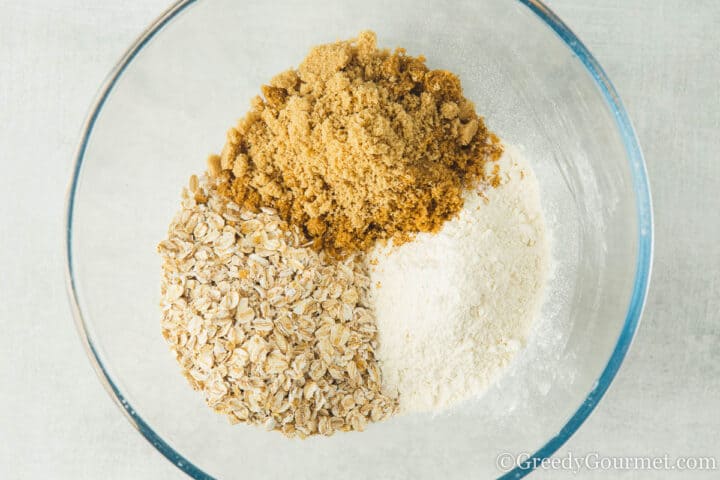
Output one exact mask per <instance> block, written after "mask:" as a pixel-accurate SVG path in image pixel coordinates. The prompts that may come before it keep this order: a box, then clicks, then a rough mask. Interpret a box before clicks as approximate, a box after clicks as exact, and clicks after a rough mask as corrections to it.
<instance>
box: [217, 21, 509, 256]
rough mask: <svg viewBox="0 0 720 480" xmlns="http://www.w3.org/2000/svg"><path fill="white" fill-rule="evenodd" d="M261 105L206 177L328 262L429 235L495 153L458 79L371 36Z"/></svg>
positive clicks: (330, 56) (494, 142) (319, 57)
mask: <svg viewBox="0 0 720 480" xmlns="http://www.w3.org/2000/svg"><path fill="white" fill-rule="evenodd" d="M262 94H263V97H260V96H258V97H256V98H255V99H254V100H253V101H252V108H251V110H250V112H249V113H248V114H247V115H246V116H245V117H244V118H243V119H241V120H240V122H239V123H238V125H237V126H236V127H235V128H231V129H230V130H229V131H228V134H227V142H226V144H225V147H224V148H223V151H222V153H221V154H220V155H219V156H216V155H215V156H211V157H210V158H209V160H208V173H209V174H210V176H211V177H214V178H216V180H217V181H218V184H219V186H218V192H219V193H220V194H221V195H224V196H226V197H231V198H232V199H233V200H235V201H236V202H237V203H239V204H240V205H242V206H243V207H245V208H248V209H251V210H253V211H256V210H257V209H258V208H260V207H272V208H275V209H276V210H277V211H278V213H279V215H280V217H282V219H283V220H285V221H287V222H288V223H290V224H294V225H297V226H299V227H301V228H302V229H303V231H304V232H305V234H307V235H308V237H310V238H311V239H313V240H314V244H315V246H316V247H318V248H324V249H326V250H328V251H329V252H331V253H334V254H339V255H343V254H344V253H349V252H352V251H358V250H360V251H366V250H368V249H370V248H372V246H373V245H374V244H375V242H376V241H378V240H381V241H382V240H389V239H392V240H394V241H396V242H403V241H407V240H409V239H411V238H412V237H413V235H414V234H416V233H418V232H436V231H438V230H439V229H440V227H441V226H442V224H443V222H444V221H445V220H447V219H448V218H450V217H452V216H453V215H454V214H456V213H457V212H458V211H459V210H460V209H461V208H462V206H463V197H462V193H463V191H464V190H465V189H466V188H469V187H471V186H473V185H474V184H475V183H477V182H479V181H481V180H483V179H484V172H485V168H484V167H485V164H486V163H487V162H489V161H494V160H497V158H499V156H500V154H501V153H502V147H501V145H500V142H499V140H498V139H497V137H496V136H495V135H493V134H492V133H490V132H489V131H488V130H487V128H486V127H485V124H484V122H483V119H482V118H481V117H479V116H478V115H477V114H476V113H475V107H474V105H473V103H472V102H471V101H469V100H467V99H466V98H465V97H463V94H462V87H461V85H460V80H459V79H458V77H457V76H456V75H454V74H453V73H451V72H448V71H444V70H429V69H428V68H427V66H426V65H425V58H424V57H422V56H420V57H411V56H408V55H407V54H406V53H405V51H404V50H403V49H400V48H399V49H396V50H395V51H394V52H392V53H391V52H389V51H388V50H379V49H377V47H376V39H375V34H374V33H372V32H362V33H361V34H360V35H359V37H358V38H357V39H354V40H350V41H342V42H337V43H333V44H328V45H321V46H318V47H315V48H313V49H312V50H311V52H310V54H309V55H308V56H307V58H306V59H305V60H304V61H303V62H302V63H301V64H300V66H299V68H298V69H297V70H288V71H286V72H283V73H281V74H279V75H277V76H276V77H275V78H273V79H272V80H271V81H270V84H269V85H265V86H263V87H262Z"/></svg>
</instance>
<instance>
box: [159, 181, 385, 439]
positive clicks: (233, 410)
mask: <svg viewBox="0 0 720 480" xmlns="http://www.w3.org/2000/svg"><path fill="white" fill-rule="evenodd" d="M190 183H191V188H192V189H193V192H192V193H190V192H187V191H185V193H184V198H183V209H182V210H181V211H180V212H179V213H178V214H177V215H176V217H175V219H174V221H173V222H172V224H171V225H170V229H169V232H168V239H167V240H164V241H163V242H162V243H161V244H160V246H159V252H160V254H161V256H162V258H163V281H162V293H163V299H162V306H163V316H162V329H163V336H164V337H165V339H166V340H167V341H168V343H169V344H170V346H171V348H172V350H173V351H174V352H175V355H176V358H177V360H178V362H179V363H180V365H181V368H182V370H183V374H184V375H185V377H186V378H187V379H188V381H189V382H190V384H191V385H192V386H193V388H195V389H196V390H202V391H203V393H204V395H205V400H206V402H207V404H208V405H209V406H210V407H212V408H214V409H215V410H216V411H218V412H220V413H224V414H227V415H228V416H229V417H230V419H231V421H233V422H248V423H251V424H262V425H264V426H265V427H266V428H268V429H277V430H281V431H282V432H283V433H284V434H286V435H288V436H293V435H298V436H300V437H304V436H307V435H312V434H316V433H320V434H324V435H330V434H332V433H333V432H334V431H336V430H344V431H347V430H351V429H352V430H360V431H362V430H363V429H364V427H365V425H366V424H367V422H369V421H378V420H382V419H384V418H385V417H386V416H388V415H389V414H391V413H393V412H394V411H395V409H396V406H397V401H396V399H395V398H391V397H388V396H386V395H384V394H382V393H381V391H380V390H381V378H380V370H379V367H378V365H377V362H376V360H375V354H374V349H375V346H376V338H377V330H376V327H375V318H374V316H373V314H372V311H371V310H370V305H369V302H368V290H369V286H370V279H369V277H368V275H367V271H366V268H365V264H364V263H363V262H362V261H361V259H359V258H357V257H354V256H349V257H347V258H346V259H344V260H343V261H338V262H336V261H328V257H327V255H326V254H325V253H324V252H316V251H314V250H312V249H310V248H307V240H306V239H304V238H303V236H302V234H301V233H300V232H298V231H297V229H292V228H288V226H287V224H286V223H285V222H284V221H282V220H281V219H280V218H279V217H278V215H277V213H275V212H274V211H272V210H269V209H265V208H263V209H262V210H261V211H260V212H258V213H252V212H249V211H247V210H241V209H240V207H239V206H238V205H236V204H234V203H232V202H229V203H228V202H227V201H226V200H225V199H223V198H222V197H220V196H219V195H218V194H217V190H216V188H215V186H214V185H212V184H208V183H207V181H206V179H205V178H203V179H202V180H201V181H199V182H198V180H197V177H192V179H191V182H190ZM196 197H202V198H203V199H205V202H203V203H198V202H197V201H196V200H195V198H196Z"/></svg>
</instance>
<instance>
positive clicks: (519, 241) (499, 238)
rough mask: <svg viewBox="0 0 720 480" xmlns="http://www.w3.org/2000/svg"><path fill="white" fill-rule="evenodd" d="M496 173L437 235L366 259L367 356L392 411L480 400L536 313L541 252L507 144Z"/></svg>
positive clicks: (521, 164) (519, 170) (517, 161)
mask: <svg viewBox="0 0 720 480" xmlns="http://www.w3.org/2000/svg"><path fill="white" fill-rule="evenodd" d="M499 166H500V171H501V172H502V173H501V175H500V176H499V178H498V182H499V185H498V187H497V188H483V189H480V190H477V191H474V190H473V191H468V192H466V194H465V207H464V208H463V210H461V211H460V214H459V215H458V216H457V217H455V218H453V219H451V220H449V221H447V222H446V223H445V224H444V225H443V227H442V229H441V230H440V232H438V233H437V234H435V235H432V234H427V233H421V234H419V235H418V236H417V237H416V238H415V240H414V241H413V242H411V243H407V244H404V245H402V246H400V247H399V248H398V247H391V246H388V247H379V248H377V249H376V251H375V252H373V255H372V257H373V259H374V260H373V261H372V263H374V264H375V265H376V266H375V267H374V268H373V269H372V271H371V279H372V285H373V292H372V293H373V297H374V304H375V316H376V318H377V325H378V331H379V332H380V346H379V349H378V350H377V351H376V354H377V358H378V360H379V361H380V365H381V367H382V372H383V380H384V383H385V388H386V390H387V391H392V392H397V393H399V398H400V410H401V412H413V411H433V410H434V411H438V410H442V409H445V408H447V407H449V406H451V405H453V404H455V403H457V402H459V401H461V400H464V399H466V398H469V397H475V396H478V395H480V394H481V393H482V392H483V391H484V390H486V388H487V387H488V386H489V385H490V383H491V382H492V381H493V380H494V379H495V378H496V377H498V376H499V374H500V373H501V372H502V371H503V370H504V369H505V367H506V366H507V365H508V364H509V362H510V360H511V359H512V358H513V357H514V356H515V355H516V354H517V353H518V351H519V350H520V349H521V348H522V347H523V346H524V345H525V342H526V340H527V336H528V334H529V330H530V326H531V324H532V321H533V320H534V318H535V317H536V315H537V314H538V311H539V309H540V306H541V303H542V298H543V293H544V292H543V287H544V285H545V281H546V277H547V274H548V264H549V258H550V249H549V245H548V239H547V236H546V233H545V221H544V218H543V214H542V210H541V204H540V191H539V188H538V183H537V179H536V178H535V174H534V173H533V171H532V169H531V168H530V166H529V165H528V163H527V161H526V160H525V159H524V158H523V157H522V155H521V154H520V152H519V151H518V150H517V149H515V148H514V147H512V146H507V145H506V146H505V153H503V156H502V158H501V159H500V162H499ZM378 284H379V285H380V286H379V287H378Z"/></svg>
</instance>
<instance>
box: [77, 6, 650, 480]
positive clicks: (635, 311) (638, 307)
mask: <svg viewBox="0 0 720 480" xmlns="http://www.w3.org/2000/svg"><path fill="white" fill-rule="evenodd" d="M516 1H517V2H519V3H520V4H522V5H524V6H526V7H527V8H528V9H529V10H530V11H532V12H533V13H534V14H536V15H537V17H538V18H539V19H540V20H541V21H542V22H544V23H545V24H546V26H548V27H549V28H550V29H552V30H553V31H554V32H555V33H556V34H557V35H558V36H559V37H560V39H561V40H562V41H563V42H564V43H565V44H566V46H567V47H568V48H569V49H570V50H571V51H572V52H573V54H574V55H575V56H577V58H578V59H579V60H580V61H581V62H582V64H583V65H584V66H585V69H586V71H587V73H589V74H590V76H591V77H592V79H593V80H594V82H595V83H596V85H597V86H598V88H599V89H600V91H601V93H602V95H603V98H604V99H605V101H606V103H607V105H608V107H609V108H610V110H611V113H612V115H613V118H614V120H615V123H616V126H617V128H618V131H619V133H620V136H621V138H622V141H623V144H624V147H625V152H626V155H627V157H628V161H629V165H630V170H631V174H632V181H633V190H634V193H635V208H636V212H637V217H638V251H637V259H636V267H635V279H634V282H633V292H632V295H631V298H630V305H629V307H628V311H627V313H626V316H625V322H624V324H623V328H622V330H621V332H620V335H619V337H618V340H617V343H616V345H615V348H614V349H613V352H612V354H611V356H610V359H609V360H608V362H607V364H606V366H605V368H604V369H603V371H602V373H601V374H600V377H599V378H598V379H597V380H596V382H595V384H594V386H593V388H592V389H591V390H590V392H589V393H588V395H587V397H586V398H585V400H584V401H583V402H582V404H581V405H580V407H578V409H577V410H576V411H575V413H574V414H573V415H572V416H571V417H570V418H569V419H568V420H567V422H566V423H565V425H564V426H563V427H562V428H561V429H560V431H559V432H558V433H557V434H556V435H555V436H553V437H552V438H550V439H549V440H548V441H547V442H546V443H545V444H544V445H543V446H542V447H540V448H539V449H538V450H537V451H536V452H534V453H533V454H532V455H529V456H528V457H527V459H526V460H524V461H523V462H521V463H520V464H519V465H517V466H516V467H515V468H513V469H512V470H511V471H509V472H506V473H505V474H503V475H501V476H500V477H499V478H501V479H519V478H522V477H524V476H526V475H527V474H529V473H530V472H532V471H533V470H534V469H535V468H537V467H538V466H540V465H541V462H542V460H544V459H546V458H549V457H550V456H552V455H553V454H554V453H555V452H556V451H557V450H558V449H559V448H560V447H561V446H562V445H563V444H565V442H567V440H568V439H569V438H570V437H571V436H572V435H573V434H574V433H575V432H576V431H577V430H578V428H580V425H582V424H583V422H584V421H585V420H586V419H587V418H588V417H589V416H590V414H591V413H592V412H593V410H594V409H595V407H596V406H597V405H598V403H599V401H600V400H601V399H602V397H603V395H604V394H605V392H607V390H608V387H609V386H610V384H611V383H612V381H613V379H614V378H615V375H616V374H617V372H618V370H619V368H620V366H621V364H622V362H623V360H624V358H625V355H626V354H627V351H628V349H629V348H630V345H631V344H632V341H633V338H634V336H635V332H636V331H637V328H638V326H639V323H640V318H641V316H642V312H643V309H644V307H645V301H646V298H647V292H648V289H649V286H650V276H651V270H652V258H653V242H654V240H653V238H654V235H653V213H652V199H651V194H650V185H649V181H648V177H647V169H646V166H645V161H644V158H643V154H642V151H641V149H640V145H639V142H638V139H637V136H636V134H635V130H634V128H633V125H632V123H631V121H630V118H629V116H628V114H627V111H626V110H625V107H624V106H623V103H622V101H621V100H620V96H619V95H618V93H617V91H616V90H615V87H614V86H613V84H612V83H611V82H610V79H609V78H608V76H607V74H606V73H605V71H604V70H603V69H602V67H601V66H600V64H599V63H598V62H597V60H595V58H594V57H593V56H592V54H591V53H590V52H589V50H588V49H587V47H585V45H584V44H583V43H582V42H581V41H580V39H579V38H578V37H577V36H576V35H575V34H574V33H573V32H572V31H571V30H570V28H568V26H567V25H565V23H564V22H563V21H562V20H560V18H559V17H558V16H557V15H556V14H555V13H554V12H553V11H552V10H550V9H549V8H548V7H547V6H546V5H545V4H543V3H542V1H540V0H516ZM197 2H198V0H178V1H177V2H176V3H175V4H173V5H171V6H170V7H169V8H168V9H167V10H165V11H164V12H163V13H162V14H161V15H160V16H159V17H157V19H155V21H153V22H152V23H151V24H150V26H148V27H147V28H146V29H145V31H144V32H143V33H142V34H141V35H140V36H139V37H138V38H137V40H136V41H135V42H134V43H133V44H132V45H131V46H130V48H128V50H127V51H126V52H125V54H124V55H123V56H122V58H121V59H120V61H119V62H118V63H117V64H116V65H115V67H114V68H113V69H112V70H111V72H110V73H109V74H108V76H107V77H106V79H105V81H104V82H103V84H102V86H101V88H100V91H99V93H98V94H97V95H96V98H95V101H94V102H93V104H92V106H91V109H90V114H89V115H88V116H87V119H86V120H85V123H84V126H83V129H82V135H81V141H80V144H79V147H78V149H77V152H76V155H75V163H74V166H73V169H72V177H71V179H70V183H69V186H68V190H67V196H66V201H65V207H66V218H65V235H64V243H65V245H64V247H65V248H64V250H65V280H66V288H67V294H68V297H69V302H70V308H71V311H72V315H73V318H74V322H75V326H76V329H77V331H78V334H79V336H80V339H81V341H82V344H83V347H84V349H85V352H86V353H87V355H88V358H89V360H90V362H91V364H92V366H93V368H94V369H95V372H96V374H97V375H98V378H99V380H100V382H101V383H102V385H103V387H104V388H105V390H106V391H107V392H108V393H109V394H110V396H111V398H112V399H113V400H114V401H115V403H116V404H117V405H118V406H119V407H120V410H121V411H122V412H123V413H124V414H125V417H126V418H127V419H128V420H129V421H130V423H131V424H132V425H133V426H134V427H135V428H136V429H137V430H138V431H139V432H140V433H141V434H142V435H143V437H145V439H146V440H147V441H148V442H150V444H151V445H152V446H153V447H155V448H156V449H157V450H158V451H159V452H160V453H161V454H162V455H163V456H165V457H166V458H167V459H168V460H169V461H170V462H172V463H173V464H174V465H175V466H177V467H178V468H179V469H180V470H182V471H183V472H185V473H186V474H188V475H189V476H190V477H192V478H195V479H201V480H215V479H214V477H212V476H210V475H209V474H207V473H205V472H204V471H203V470H201V469H200V468H198V467H196V466H195V465H194V464H193V463H192V462H190V461H189V460H187V459H186V458H185V457H183V456H182V455H181V454H180V453H178V452H177V451H176V450H175V449H174V448H173V447H171V446H170V445H169V444H168V443H167V442H166V441H165V440H163V439H162V438H161V437H160V436H159V435H158V434H157V433H155V431H154V430H153V429H152V427H151V426H150V425H149V424H148V423H147V422H145V420H143V419H142V418H141V417H140V415H138V413H137V412H136V411H135V410H134V408H133V407H132V405H130V403H129V402H128V401H127V400H126V399H125V397H124V395H123V394H122V392H120V390H119V388H118V386H117V385H116V384H115V383H114V381H113V380H112V378H111V377H110V374H109V372H108V371H107V369H106V367H105V365H104V364H103V363H102V361H101V360H100V356H99V354H98V352H97V350H96V348H95V345H94V344H93V340H92V338H91V337H90V334H89V332H88V328H87V325H86V322H85V319H84V317H83V312H82V310H81V308H80V304H79V298H78V292H77V285H76V280H75V272H74V269H73V251H72V233H73V231H72V225H73V214H74V207H75V195H76V193H77V187H78V180H79V176H80V171H81V168H82V163H83V160H84V156H85V152H86V149H87V144H88V141H89V139H90V136H91V134H92V130H93V127H94V125H95V123H96V121H97V118H98V116H99V114H100V111H101V110H102V108H103V106H104V104H105V102H106V101H107V99H108V97H109V95H110V93H111V92H112V90H113V88H114V86H115V84H116V83H117V81H118V79H119V78H120V77H121V76H122V74H123V72H124V71H125V69H126V68H127V67H128V66H129V65H130V63H131V62H132V61H133V59H134V58H135V57H136V56H137V54H138V53H139V52H140V51H141V50H142V49H143V48H144V47H145V45H147V44H148V43H149V42H150V41H151V40H152V38H153V37H154V36H155V35H156V34H157V33H158V32H159V31H160V30H162V29H163V27H165V26H166V25H167V24H168V23H169V22H170V21H172V20H173V19H174V18H175V17H176V16H177V15H178V14H180V13H181V12H182V11H183V10H185V9H186V8H187V7H189V6H190V5H192V4H194V3H197ZM516 453H517V452H516Z"/></svg>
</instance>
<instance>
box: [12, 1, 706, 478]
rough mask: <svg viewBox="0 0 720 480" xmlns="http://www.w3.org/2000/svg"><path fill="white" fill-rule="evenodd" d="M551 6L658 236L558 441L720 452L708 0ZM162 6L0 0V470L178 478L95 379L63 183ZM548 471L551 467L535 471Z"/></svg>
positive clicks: (646, 450) (579, 446) (656, 452)
mask: <svg viewBox="0 0 720 480" xmlns="http://www.w3.org/2000/svg"><path fill="white" fill-rule="evenodd" d="M549 4H550V6H551V7H552V8H554V9H555V10H556V12H557V13H558V14H559V15H560V16H561V17H562V18H563V19H564V20H565V21H566V22H567V23H568V24H569V25H570V26H571V28H573V29H574V30H575V32H576V33H577V34H578V35H579V36H580V38H581V39H582V40H583V41H584V42H585V43H586V44H587V45H588V47H589V48H590V50H591V51H592V52H593V53H594V54H595V56H596V57H597V58H598V60H599V61H600V63H601V64H602V65H603V66H604V67H605V69H606V70H607V72H608V74H609V75H610V78H611V79H612V80H613V81H614V83H615V85H616V87H617V88H618V90H619V92H620V94H621V96H622V97H623V100H624V102H625V104H626V106H627V107H628V110H629V111H630V116H631V117H632V119H633V120H634V123H635V126H636V128H637V131H638V134H639V137H640V141H641V143H642V146H643V148H644V151H645V155H646V158H647V162H648V169H649V173H650V179H651V182H652V187H653V196H654V202H655V213H656V238H657V240H656V261H655V268H654V275H653V282H652V288H651V293H650V297H649V302H648V307H647V309H646V313H645V316H644V319H643V322H642V325H641V328H640V331H639V333H638V335H637V338H636V341H635V344H634V346H633V348H632V349H631V351H630V354H629V356H628V358H627V361H626V362H625V365H624V366H623V368H622V369H621V371H620V374H619V375H618V377H617V379H616V381H615V383H614V384H613V386H612V388H611V389H610V392H609V393H608V394H607V396H606V397H605V399H604V400H603V401H602V402H601V404H600V406H599V407H598V409H597V410H596V411H595V413H594V414H593V415H592V416H591V418H590V419H589V420H588V421H587V422H586V424H585V425H584V426H583V427H582V428H581V429H580V431H579V432H578V433H577V434H576V435H575V436H574V437H573V438H572V439H571V440H570V441H569V442H568V443H567V445H566V446H565V447H564V448H563V449H562V450H561V452H560V453H559V455H564V454H566V452H568V451H572V452H573V454H576V455H582V454H584V453H587V452H599V453H600V454H601V455H607V456H611V455H653V456H661V455H664V454H669V455H671V456H681V455H715V456H716V457H718V458H720V409H719V408H718V406H719V405H720V313H719V312H720V242H719V241H718V237H719V236H720V195H719V194H718V190H719V188H718V187H720V182H719V181H718V177H719V176H720V162H719V161H718V157H719V156H720V133H719V132H720V33H718V28H719V27H720V2H716V1H714V0H694V1H693V2H686V1H683V0H552V1H549ZM167 6H168V0H132V1H130V0H127V1H123V2H117V1H110V0H102V1H100V0H45V1H43V0H27V1H20V0H0V166H1V167H2V169H1V170H0V246H1V247H2V248H0V478H2V479H25V478H27V479H30V478H33V479H34V478H57V479H70V478H73V479H95V478H107V479H122V478H137V479H153V480H155V479H180V478H184V476H183V474H181V473H180V471H179V470H176V469H175V467H173V466H172V465H171V464H170V463H169V462H167V461H166V460H165V459H164V458H163V457H162V456H161V455H160V454H158V453H157V452H156V451H155V450H154V449H153V448H152V447H151V446H150V445H149V444H148V443H147V442H146V441H145V440H144V439H142V437H141V436H140V435H138V434H137V433H136V432H135V431H134V430H133V428H132V427H131V426H130V424H129V423H128V422H127V421H126V420H125V419H124V418H123V417H122V415H120V413H119V411H118V410H117V408H116V407H115V405H114V404H113V403H112V402H111V400H110V399H109V397H108V396H107V394H106V393H105V392H104V390H103V389H102V388H101V386H100V383H99V382H98V381H97V379H96V378H95V375H94V373H93V371H92V369H91V367H90V364H89V362H88V361H87V359H86V358H85V354H84V352H83V351H82V349H81V346H80V342H79V340H78V339H77V336H76V333H75V329H74V326H73V323H72V319H71V316H70V313H69V310H68V306H67V301H66V296H65V286H64V278H63V267H62V265H63V255H62V249H61V246H62V233H63V232H62V227H63V199H64V193H65V188H66V184H67V181H68V176H69V174H70V169H71V164H72V157H73V153H74V150H75V146H76V142H77V140H78V137H79V134H80V127H81V124H82V122H83V119H84V117H85V115H86V113H87V111H88V108H89V105H90V103H91V101H92V99H93V96H94V94H95V93H96V91H97V89H98V87H99V85H100V83H101V82H102V80H103V78H104V77H105V75H106V73H107V72H108V71H109V70H110V69H111V67H112V66H113V65H114V63H115V62H116V61H117V60H118V58H119V57H120V55H121V54H122V53H123V51H124V50H125V48H126V47H127V46H128V45H129V44H130V43H131V42H132V41H133V40H134V39H135V37H136V36H137V35H138V34H139V33H140V32H141V31H142V30H143V29H144V28H145V27H146V26H147V25H148V24H149V23H150V21H151V20H153V19H154V18H155V17H156V16H157V15H158V14H159V13H160V12H161V11H162V10H164V9H165V8H166V7H167ZM556 473H557V472H556ZM616 474H617V473H616ZM616 474H613V473H610V474H609V475H608V474H607V473H606V474H604V475H603V474H602V473H601V472H595V473H588V472H586V473H584V474H583V475H580V478H601V477H602V478H614V477H615V476H616ZM718 474H719V473H718V472H715V474H708V473H707V472H706V473H705V474H704V475H703V474H689V473H685V474H677V472H676V473H675V474H672V473H670V474H667V475H658V474H657V472H656V473H654V474H652V475H648V472H626V474H625V475H623V478H658V477H665V476H667V478H717V477H716V475H718ZM556 476H561V477H562V476H563V475H550V474H548V473H545V474H543V473H540V474H538V475H535V476H534V477H533V478H549V477H553V478H555V477H556ZM565 476H567V477H568V478H569V477H570V476H571V475H570V474H565Z"/></svg>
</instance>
